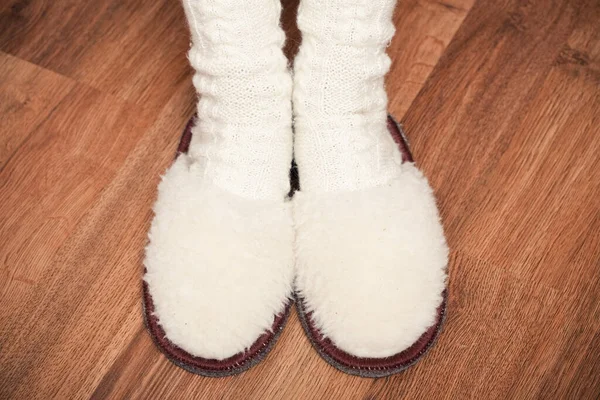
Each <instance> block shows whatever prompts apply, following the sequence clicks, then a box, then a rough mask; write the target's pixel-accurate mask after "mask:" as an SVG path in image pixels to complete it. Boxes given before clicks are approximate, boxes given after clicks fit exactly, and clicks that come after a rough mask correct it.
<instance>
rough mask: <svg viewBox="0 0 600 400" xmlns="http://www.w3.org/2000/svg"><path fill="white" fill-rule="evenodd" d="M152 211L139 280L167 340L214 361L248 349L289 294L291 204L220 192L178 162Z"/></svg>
mask: <svg viewBox="0 0 600 400" xmlns="http://www.w3.org/2000/svg"><path fill="white" fill-rule="evenodd" d="M154 212H155V218H154V220H153V222H152V226H151V229H150V233H149V239H150V243H149V245H148V246H147V248H146V258H145V262H144V264H145V267H146V269H147V273H146V275H145V277H144V279H145V281H146V282H147V283H148V287H149V290H150V294H151V296H152V300H153V303H154V306H155V314H156V316H157V317H158V321H159V323H160V325H161V326H162V327H163V329H164V331H165V333H166V336H167V338H168V339H169V340H170V341H171V342H172V343H174V344H175V345H177V346H179V347H180V348H182V349H183V350H185V351H187V352H188V353H190V354H192V355H194V356H199V357H203V358H207V359H216V360H222V359H225V358H227V357H230V356H232V355H234V354H236V353H239V352H241V351H244V350H245V349H247V348H248V347H250V346H251V345H252V344H253V343H254V342H255V341H256V340H257V338H258V337H259V336H260V335H261V334H262V333H264V332H265V331H268V330H269V329H270V328H271V326H272V324H273V320H274V316H275V315H276V314H278V313H280V312H282V311H283V309H284V306H285V304H286V303H287V302H288V300H289V296H290V295H291V291H292V281H293V227H292V217H291V205H290V203H289V202H285V201H283V200H255V199H247V198H243V197H239V196H237V195H235V194H231V193H229V192H227V191H224V190H223V189H220V188H218V187H217V186H216V185H214V184H213V183H211V182H210V181H209V180H208V179H206V178H205V176H204V171H203V168H202V166H201V164H200V163H198V162H197V161H196V160H195V159H194V158H193V157H191V156H188V155H180V156H179V158H178V159H177V160H176V161H175V163H174V164H173V165H172V166H171V168H170V169H169V170H168V171H167V173H166V174H165V176H164V177H163V179H162V182H161V183H160V185H159V190H158V200H157V202H156V204H155V206H154Z"/></svg>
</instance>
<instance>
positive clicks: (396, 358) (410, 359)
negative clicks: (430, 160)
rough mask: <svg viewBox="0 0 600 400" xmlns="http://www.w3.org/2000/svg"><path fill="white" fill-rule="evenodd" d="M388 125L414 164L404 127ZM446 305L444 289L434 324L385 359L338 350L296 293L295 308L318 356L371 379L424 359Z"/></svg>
mask: <svg viewBox="0 0 600 400" xmlns="http://www.w3.org/2000/svg"><path fill="white" fill-rule="evenodd" d="M387 125H388V129H389V131H390V134H391V135H392V137H393V138H394V141H395V142H396V143H397V144H398V147H399V149H400V153H401V155H402V162H413V157H412V154H411V152H410V149H409V147H408V141H407V140H406V137H405V135H404V132H403V131H402V127H401V126H400V125H399V124H398V123H397V122H396V121H395V120H394V119H393V118H392V117H391V116H388V121H387ZM446 304H447V291H446V290H445V291H444V292H443V300H442V304H440V306H439V307H438V309H437V319H436V322H435V324H434V325H433V326H431V327H430V328H429V329H428V330H427V331H426V332H425V333H423V335H421V337H420V338H419V339H418V340H417V341H416V342H415V343H414V344H413V345H412V346H410V347H409V348H408V349H406V350H404V351H402V352H400V353H398V354H395V355H393V356H390V357H385V358H362V357H356V356H353V355H351V354H349V353H347V352H345V351H343V350H341V349H339V348H338V347H336V346H335V345H334V344H333V343H332V341H331V340H330V339H328V338H325V337H324V336H323V335H322V334H321V332H320V331H319V330H318V329H317V328H316V326H315V325H314V322H313V320H312V318H311V315H312V312H306V306H305V304H304V300H303V299H302V298H301V297H299V296H298V295H297V294H296V309H297V311H298V316H299V318H300V322H301V323H302V326H303V328H304V330H305V332H306V334H307V335H308V338H309V340H310V341H311V343H312V345H313V346H314V348H315V349H316V350H317V352H318V353H319V355H321V357H323V358H324V359H325V361H327V362H328V363H329V364H331V365H332V366H334V367H335V368H337V369H339V370H341V371H343V372H346V373H348V374H351V375H358V376H363V377H369V378H379V377H384V376H389V375H392V374H395V373H398V372H400V371H402V370H404V369H406V368H408V367H410V366H411V365H413V364H414V363H416V362H417V361H418V360H419V359H421V357H423V355H425V353H426V352H427V350H429V349H430V348H431V346H432V345H433V343H434V342H435V340H436V338H437V336H438V334H439V333H440V331H441V327H442V324H443V322H444V319H445V316H446Z"/></svg>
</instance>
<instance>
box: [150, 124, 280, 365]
mask: <svg viewBox="0 0 600 400" xmlns="http://www.w3.org/2000/svg"><path fill="white" fill-rule="evenodd" d="M195 118H196V116H193V117H192V118H191V119H190V120H189V121H188V123H187V125H186V127H185V129H184V131H183V134H182V136H181V140H180V141H179V146H178V147H177V154H179V153H187V151H188V149H189V146H190V142H191V140H192V128H193V126H194V121H195ZM144 273H145V271H144ZM142 290H143V306H144V322H145V324H146V327H147V329H148V331H149V333H150V336H151V337H152V340H153V341H154V343H155V344H156V346H157V347H158V348H159V349H160V351H161V352H162V353H163V354H164V355H165V356H166V357H167V358H168V359H169V360H170V361H171V362H173V363H174V364H176V365H177V366H179V367H181V368H183V369H185V370H187V371H189V372H192V373H194V374H198V375H204V376H211V377H223V376H229V375H235V374H239V373H241V372H243V371H245V370H247V369H249V368H250V367H252V366H254V365H256V364H257V363H258V362H260V361H261V360H262V359H263V358H264V357H265V356H266V355H267V354H268V353H269V351H270V350H271V348H272V347H273V345H274V344H275V342H276V341H277V339H278V338H279V335H280V334H281V331H282V330H283V327H284V325H285V322H286V320H287V318H288V316H289V313H290V309H291V302H289V303H288V304H287V305H286V306H285V308H284V310H283V312H282V313H280V314H279V315H276V316H274V321H273V325H272V327H271V330H270V331H268V332H265V333H263V334H262V335H261V336H259V337H258V339H257V340H256V341H255V342H254V343H253V344H252V346H250V348H248V349H246V351H244V352H240V353H238V354H235V355H233V356H231V357H229V358H226V359H224V360H214V359H206V358H202V357H196V356H193V355H191V354H190V353H188V352H186V351H185V350H183V349H181V348H180V347H178V346H176V345H175V344H173V343H171V342H170V341H169V339H167V338H166V336H165V331H164V330H163V329H162V327H161V326H160V324H159V323H158V319H157V317H156V315H155V314H154V304H153V302H152V296H151V295H150V292H149V290H148V285H147V284H146V282H143V287H142Z"/></svg>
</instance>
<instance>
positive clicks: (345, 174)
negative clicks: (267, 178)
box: [293, 0, 400, 192]
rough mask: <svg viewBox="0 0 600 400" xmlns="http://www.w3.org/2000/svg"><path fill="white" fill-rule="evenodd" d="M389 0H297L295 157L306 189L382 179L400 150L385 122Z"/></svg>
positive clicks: (393, 169)
mask: <svg viewBox="0 0 600 400" xmlns="http://www.w3.org/2000/svg"><path fill="white" fill-rule="evenodd" d="M395 3H396V0H302V2H301V4H300V7H299V9H298V26H299V28H300V30H301V32H302V45H301V47H300V50H299V53H298V55H297V57H296V60H295V64H294V95H293V98H294V114H295V115H294V118H295V132H296V138H295V156H296V161H297V163H298V167H299V171H300V186H301V188H302V190H303V191H309V192H338V191H352V190H357V189H363V188H369V187H374V186H379V185H382V184H385V183H386V182H388V181H390V180H391V179H393V178H395V177H396V176H397V174H398V171H399V170H398V164H399V162H400V155H399V153H398V150H397V146H396V145H395V144H394V142H393V140H392V138H391V136H390V134H389V132H388V130H387V127H386V116H387V109H386V107H387V97H386V93H385V88H384V75H385V74H386V73H387V71H388V69H389V66H390V59H389V57H388V56H387V54H386V53H385V49H386V45H387V44H388V42H389V41H390V40H391V38H392V36H393V34H394V25H393V23H392V13H393V10H394V6H395Z"/></svg>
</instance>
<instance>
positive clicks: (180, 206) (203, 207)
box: [143, 119, 448, 377]
mask: <svg viewBox="0 0 600 400" xmlns="http://www.w3.org/2000/svg"><path fill="white" fill-rule="evenodd" d="M388 127H389V129H390V133H391V135H392V136H393V137H394V139H395V141H396V143H397V144H398V147H399V150H400V154H401V157H402V161H403V163H402V164H401V165H400V168H401V169H402V171H401V173H400V174H399V177H398V178H397V179H395V180H394V181H392V182H390V183H389V184H388V185H385V186H382V187H378V188H373V189H368V190H364V191H358V192H349V193H345V194H344V193H343V194H339V193H338V194H335V195H333V194H307V193H303V192H302V191H296V192H295V193H294V194H293V197H292V198H291V199H290V200H289V201H285V202H283V201H281V202H274V201H266V200H265V201H258V200H247V199H242V198H239V197H237V196H235V195H233V194H230V193H228V192H225V191H223V190H220V189H219V188H218V187H216V186H215V185H213V184H211V183H210V182H208V181H206V180H205V179H204V177H203V174H202V170H201V168H200V166H199V165H198V164H197V163H195V162H194V161H193V160H192V159H191V158H190V157H189V156H188V155H187V154H186V151H187V146H188V145H189V142H190V138H191V122H190V124H188V126H187V128H186V130H185V132H184V135H183V137H182V141H181V144H180V149H179V156H178V158H177V160H176V161H175V163H174V164H173V165H172V166H171V167H170V169H169V170H168V171H167V173H166V174H165V176H164V177H163V180H162V182H161V184H160V186H159V190H158V192H159V193H158V200H157V202H156V204H155V207H154V212H155V218H154V220H153V222H152V226H151V228H150V233H149V239H150V242H149V244H148V247H147V248H146V257H145V261H144V264H145V269H146V274H145V276H144V285H143V291H144V309H145V312H144V315H145V321H146V325H147V327H148V330H149V331H150V334H151V336H152V338H153V340H154V342H155V343H156V345H157V346H158V347H159V349H160V350H161V351H162V352H163V353H164V354H165V355H166V356H167V358H169V359H170V360H171V361H173V362H174V363H175V364H177V365H179V366H180V367H182V368H184V369H186V370H188V371H190V372H193V373H196V374H200V375H205V376H217V377H218V376H228V375H233V374H237V373H240V372H243V371H245V370H246V369H248V368H250V367H252V366H253V365H255V364H257V363H258V362H259V361H260V360H262V359H263V358H264V357H265V356H266V354H267V353H268V352H269V351H270V349H271V348H272V347H273V345H274V343H275V342H276V341H277V338H278V336H279V334H280V333H281V330H282V329H283V326H284V324H285V321H286V319H287V316H288V315H289V312H290V308H291V307H290V305H291V303H292V302H293V299H294V298H295V301H296V307H297V310H298V315H299V316H300V320H301V322H302V325H303V327H304V329H305V331H306V333H307V335H308V337H309V339H310V341H311V342H312V344H313V346H314V347H315V349H316V350H317V351H318V352H319V354H320V355H321V356H322V357H323V358H324V359H325V360H326V361H327V362H329V363H330V364H331V365H333V366H334V367H336V368H338V369H340V370H342V371H344V372H346V373H349V374H353V375H359V376H364V377H382V376H387V375H391V374H394V373H397V372H399V371H401V370H403V369H405V368H407V367H409V366H410V365H412V364H414V363H415V362H416V361H417V360H418V359H419V358H420V357H422V356H423V354H425V352H426V351H427V350H428V349H429V348H430V347H431V345H432V344H433V342H434V341H435V339H436V337H437V335H438V333H439V331H440V328H441V325H442V322H443V319H444V315H445V304H446V295H445V293H446V291H445V283H446V272H445V271H446V264H447V259H448V250H447V246H446V241H445V238H444V234H443V230H442V227H441V224H440V222H439V216H438V212H437V208H436V204H435V199H434V197H433V193H432V191H431V189H430V187H429V185H428V183H427V180H426V179H425V178H424V177H423V175H422V174H421V173H420V172H419V171H418V170H417V169H416V168H415V166H414V164H413V163H412V157H411V155H410V152H409V151H408V146H407V144H406V141H405V139H404V137H403V135H402V132H401V129H400V127H399V126H398V124H396V123H395V122H394V121H393V120H391V119H390V121H389V123H388ZM300 173H302V171H300Z"/></svg>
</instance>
